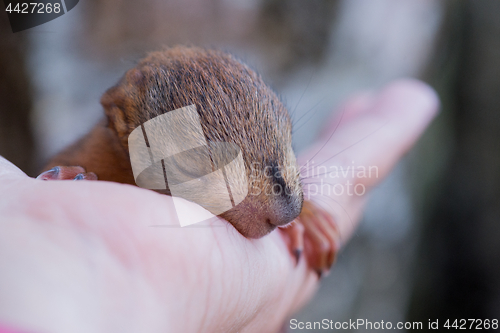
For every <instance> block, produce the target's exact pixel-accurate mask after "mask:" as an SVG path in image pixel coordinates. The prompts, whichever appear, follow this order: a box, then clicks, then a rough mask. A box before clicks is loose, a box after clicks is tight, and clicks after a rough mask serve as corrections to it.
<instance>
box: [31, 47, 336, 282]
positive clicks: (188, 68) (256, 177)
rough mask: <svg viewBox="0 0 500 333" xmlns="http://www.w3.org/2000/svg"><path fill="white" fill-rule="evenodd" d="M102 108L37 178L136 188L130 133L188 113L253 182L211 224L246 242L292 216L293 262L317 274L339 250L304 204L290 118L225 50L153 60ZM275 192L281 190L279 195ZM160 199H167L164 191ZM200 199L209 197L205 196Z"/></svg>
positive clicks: (324, 221)
mask: <svg viewBox="0 0 500 333" xmlns="http://www.w3.org/2000/svg"><path fill="white" fill-rule="evenodd" d="M101 104H102V106H103V107H104V111H105V115H106V118H105V119H104V120H103V121H101V122H100V123H99V124H97V125H96V126H95V127H94V128H93V129H92V130H91V132H90V133H88V134H87V135H86V136H85V137H83V138H82V139H80V140H79V141H78V142H76V143H75V144H73V145H71V146H69V147H68V148H66V149H65V150H63V151H62V152H61V153H59V154H58V155H57V156H55V157H54V158H52V160H51V161H50V162H49V163H48V165H47V166H46V167H45V168H44V170H47V171H45V172H43V173H42V174H41V175H40V176H38V178H39V179H43V180H53V179H75V180H82V179H88V180H96V179H97V178H99V180H107V181H114V182H119V183H125V184H131V185H136V183H135V180H134V175H133V172H132V167H131V162H130V156H129V150H128V144H129V143H128V137H129V134H130V133H131V132H132V131H133V130H134V129H135V128H137V127H140V126H141V125H142V124H144V123H145V122H147V121H148V120H151V119H153V118H155V117H157V116H159V115H162V114H164V113H166V112H169V111H172V110H176V109H179V108H182V107H185V106H189V105H195V106H196V110H197V112H198V114H199V117H200V122H201V127H202V129H203V134H204V135H205V138H206V141H207V142H208V143H210V142H230V143H234V144H236V145H237V146H238V147H240V148H241V153H242V157H243V161H244V164H245V169H246V172H247V176H248V177H250V175H251V174H252V177H253V178H252V184H251V186H257V187H258V188H260V189H261V191H259V193H258V194H251V193H249V194H248V195H247V196H246V197H245V199H244V200H243V201H242V202H241V203H239V204H238V205H237V206H235V207H233V208H232V209H230V210H228V211H226V212H224V213H222V214H220V215H219V216H221V217H222V218H224V219H226V220H227V221H228V222H229V223H231V224H232V225H233V226H234V227H235V228H236V229H237V230H238V231H239V232H240V233H241V234H242V235H243V236H245V237H248V238H259V237H262V236H264V235H266V234H268V233H269V232H271V231H272V230H274V229H275V228H276V227H280V226H286V225H288V224H289V223H290V222H292V221H294V220H295V219H296V218H297V217H299V218H298V219H297V220H296V221H295V222H294V223H292V224H291V226H287V227H286V228H283V230H284V232H285V233H286V234H288V235H289V236H290V240H291V242H290V244H291V247H292V250H293V253H294V254H295V256H296V258H297V260H299V257H300V254H301V253H302V251H303V250H305V251H306V252H305V253H306V255H307V257H308V263H309V265H311V266H312V267H313V268H314V269H315V270H316V271H317V272H318V274H320V275H321V274H322V273H323V272H325V271H327V270H328V269H329V268H330V266H331V265H332V263H333V261H334V258H335V254H336V252H337V250H338V244H336V242H335V239H337V237H334V235H335V233H337V230H336V228H335V223H334V222H333V220H332V218H331V216H329V214H327V213H325V212H324V211H322V210H321V209H320V208H319V207H317V206H316V205H314V204H312V203H310V202H308V201H304V198H303V192H302V186H301V183H300V177H299V173H298V168H297V167H296V159H295V154H294V152H293V149H292V124H291V120H290V116H289V114H288V111H287V109H286V108H285V106H284V105H283V104H282V103H281V101H280V99H279V98H278V97H277V95H276V94H275V93H274V92H273V91H272V90H271V89H270V88H269V87H268V86H267V85H266V84H265V83H264V82H263V80H262V78H261V77H260V76H259V75H258V74H256V73H255V72H254V71H253V70H251V69H250V68H249V67H247V66H246V65H245V64H243V63H241V62H240V61H238V60H236V59H235V58H234V57H232V56H231V55H229V54H226V53H224V52H221V51H215V50H207V49H202V48H197V47H184V46H177V47H174V48H169V49H165V50H162V51H157V52H152V53H150V54H149V55H148V56H146V57H145V58H144V59H142V60H141V61H140V62H139V63H138V65H137V66H136V67H134V68H132V69H130V70H129V71H127V72H126V74H125V75H124V76H123V77H122V79H121V80H120V81H119V82H118V84H116V85H115V86H114V87H112V88H110V89H109V90H108V91H106V93H105V94H104V95H103V97H102V98H101ZM256 166H257V168H260V170H255V168H256ZM256 171H257V172H256ZM244 186H248V185H247V184H245V185H244ZM273 186H279V187H280V188H281V191H279V194H276V192H275V191H273V190H272V189H273ZM249 192H250V191H249ZM165 194H170V192H169V191H168V189H167V191H166V192H165ZM207 196H212V197H213V200H216V199H217V198H216V197H217V195H216V194H215V195H214V193H210V191H207ZM207 199H212V198H207ZM207 209H208V210H210V209H209V208H207ZM301 212H302V213H301ZM299 214H300V216H299ZM304 247H305V248H304Z"/></svg>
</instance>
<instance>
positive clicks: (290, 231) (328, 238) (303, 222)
mask: <svg viewBox="0 0 500 333" xmlns="http://www.w3.org/2000/svg"><path fill="white" fill-rule="evenodd" d="M282 230H283V232H284V233H285V234H287V235H288V237H289V239H290V246H291V251H292V254H293V255H294V256H295V258H296V260H297V262H298V261H299V260H300V257H301V254H302V253H304V254H305V256H306V257H307V262H308V264H309V266H310V267H311V268H312V269H314V270H315V271H316V273H317V274H318V277H319V278H321V277H322V276H325V275H326V274H327V273H328V272H329V270H330V268H331V266H332V265H333V263H334V262H335V259H336V256H337V253H338V251H339V249H340V234H339V231H338V228H337V225H336V223H335V221H334V220H333V218H332V216H331V215H330V214H328V213H327V212H325V211H324V210H323V209H321V208H319V207H318V206H316V205H315V204H313V203H312V202H310V201H304V206H303V207H302V212H301V213H300V215H299V217H298V219H297V220H296V221H294V222H293V223H292V224H291V225H290V226H288V227H286V228H282Z"/></svg>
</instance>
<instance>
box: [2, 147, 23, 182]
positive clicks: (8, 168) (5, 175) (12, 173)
mask: <svg viewBox="0 0 500 333" xmlns="http://www.w3.org/2000/svg"><path fill="white" fill-rule="evenodd" d="M23 177H27V175H26V174H25V173H24V172H22V171H21V169H19V168H18V167H17V166H15V165H14V164H12V163H11V162H10V161H8V160H6V159H5V158H4V157H3V156H1V155H0V188H1V187H2V185H3V184H4V182H6V181H9V180H14V179H20V178H23Z"/></svg>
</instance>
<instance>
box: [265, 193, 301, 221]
mask: <svg viewBox="0 0 500 333" xmlns="http://www.w3.org/2000/svg"><path fill="white" fill-rule="evenodd" d="M287 199H288V200H287ZM301 210H302V200H298V199H297V198H279V199H278V200H276V201H275V202H274V204H273V205H272V206H271V209H270V211H271V213H270V214H268V217H267V222H268V223H269V224H272V225H274V226H277V227H279V226H284V225H286V224H288V223H290V222H292V221H293V220H295V218H297V217H298V216H299V214H300V211H301Z"/></svg>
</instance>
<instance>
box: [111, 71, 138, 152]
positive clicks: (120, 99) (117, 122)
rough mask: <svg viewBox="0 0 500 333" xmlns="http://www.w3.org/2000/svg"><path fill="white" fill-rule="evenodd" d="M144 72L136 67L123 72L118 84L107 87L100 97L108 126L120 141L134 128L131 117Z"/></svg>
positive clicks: (125, 139) (126, 138) (125, 138)
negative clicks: (123, 74)
mask: <svg viewBox="0 0 500 333" xmlns="http://www.w3.org/2000/svg"><path fill="white" fill-rule="evenodd" d="M143 81H144V74H143V73H142V72H141V71H140V70H139V69H137V68H133V69H131V70H129V71H128V72H127V73H125V76H124V77H123V78H122V79H121V80H120V82H118V84H117V85H116V86H114V87H112V88H110V89H108V90H107V91H106V92H105V93H104V95H103V96H102V97H101V104H102V106H103V107H104V112H105V114H106V116H107V118H108V127H109V128H111V129H112V130H114V131H115V132H116V133H117V134H118V137H120V138H121V140H122V142H127V140H128V135H129V134H130V132H131V131H132V130H133V129H134V128H133V126H134V124H133V119H130V118H131V117H132V118H133V116H134V111H135V110H133V109H134V108H135V107H136V103H135V102H134V100H136V97H137V96H136V94H137V93H138V91H139V90H140V86H141V84H143V83H144V82H143Z"/></svg>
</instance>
